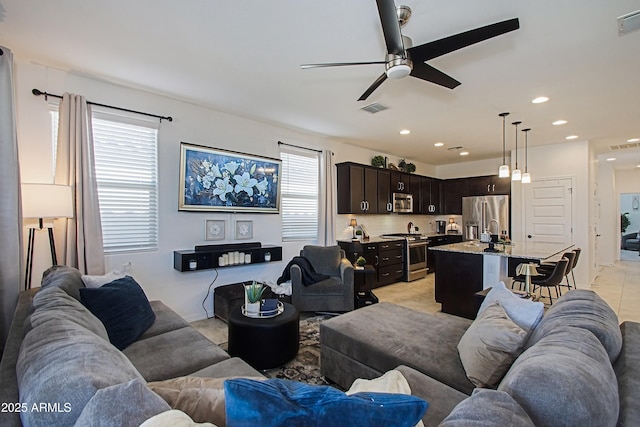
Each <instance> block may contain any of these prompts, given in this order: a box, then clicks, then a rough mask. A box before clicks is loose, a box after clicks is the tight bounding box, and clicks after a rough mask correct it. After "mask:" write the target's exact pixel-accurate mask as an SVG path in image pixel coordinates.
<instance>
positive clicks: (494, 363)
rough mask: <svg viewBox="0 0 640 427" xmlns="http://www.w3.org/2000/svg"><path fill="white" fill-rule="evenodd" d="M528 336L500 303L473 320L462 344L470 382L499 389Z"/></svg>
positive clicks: (489, 307)
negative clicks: (499, 384) (499, 383)
mask: <svg viewBox="0 0 640 427" xmlns="http://www.w3.org/2000/svg"><path fill="white" fill-rule="evenodd" d="M526 337H527V333H526V332H525V331H524V329H522V328H521V327H520V326H518V325H516V324H515V323H513V321H512V320H511V319H509V316H507V313H506V312H505V310H504V309H503V308H502V306H501V305H500V303H499V302H498V301H494V302H493V303H492V304H491V305H489V306H488V307H487V308H485V310H484V311H483V312H482V313H481V314H480V315H479V316H478V317H477V318H476V320H474V321H473V323H472V324H471V326H469V329H467V331H466V332H465V333H464V335H463V336H462V339H461V340H460V342H459V343H458V353H459V354H460V360H461V361H462V366H464V370H465V372H466V373H467V377H468V378H469V381H471V382H472V383H473V384H474V385H475V386H476V387H490V388H495V386H497V385H498V382H500V380H501V379H502V377H503V376H504V374H505V373H506V372H507V371H508V370H509V367H510V366H511V364H512V363H513V361H514V360H515V359H516V357H518V355H519V354H520V353H521V352H522V348H523V347H524V342H525V339H526Z"/></svg>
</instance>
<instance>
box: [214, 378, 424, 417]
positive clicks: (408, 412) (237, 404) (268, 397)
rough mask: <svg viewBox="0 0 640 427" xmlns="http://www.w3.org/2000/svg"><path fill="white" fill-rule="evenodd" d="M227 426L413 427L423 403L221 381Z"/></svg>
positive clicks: (276, 383)
mask: <svg viewBox="0 0 640 427" xmlns="http://www.w3.org/2000/svg"><path fill="white" fill-rule="evenodd" d="M224 393H225V409H226V415H227V426H228V427H244V426H247V427H248V426H251V427H253V426H261V427H272V426H273V427H276V426H287V427H303V426H304V427H313V426H318V427H320V426H322V427H326V426H332V427H341V426H344V427H360V426H362V427H376V426H380V427H413V426H415V425H416V423H417V422H418V421H420V419H422V417H423V415H424V413H425V411H426V410H427V406H428V404H427V402H425V401H424V400H422V399H420V398H418V397H415V396H411V395H408V394H393V393H355V394H352V395H350V396H347V395H346V394H345V393H344V392H341V391H340V390H337V389H335V388H333V387H329V386H319V385H311V384H304V383H301V382H297V381H290V380H281V379H276V378H273V379H269V380H266V381H256V380H249V379H246V378H237V379H232V380H226V381H225V382H224Z"/></svg>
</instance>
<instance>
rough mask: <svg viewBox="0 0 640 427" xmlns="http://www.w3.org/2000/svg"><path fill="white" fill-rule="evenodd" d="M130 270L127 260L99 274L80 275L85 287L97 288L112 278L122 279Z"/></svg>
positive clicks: (111, 280) (112, 279) (109, 281)
mask: <svg viewBox="0 0 640 427" xmlns="http://www.w3.org/2000/svg"><path fill="white" fill-rule="evenodd" d="M130 271H131V263H130V262H127V263H125V264H122V265H119V266H117V267H116V268H114V269H113V270H111V271H109V272H107V273H105V274H101V275H89V274H83V275H82V276H81V279H82V282H83V283H84V285H85V286H86V287H87V288H99V287H100V286H102V285H106V284H107V283H111V282H113V281H114V280H117V279H122V278H123V277H125V276H127V275H128V274H129V272H130Z"/></svg>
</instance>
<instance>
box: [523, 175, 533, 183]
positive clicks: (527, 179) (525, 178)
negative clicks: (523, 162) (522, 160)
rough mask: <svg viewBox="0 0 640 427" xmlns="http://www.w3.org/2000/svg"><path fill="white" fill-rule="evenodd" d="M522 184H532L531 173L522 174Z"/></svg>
mask: <svg viewBox="0 0 640 427" xmlns="http://www.w3.org/2000/svg"><path fill="white" fill-rule="evenodd" d="M522 183H523V184H530V183H531V174H530V173H529V172H525V173H523V174H522Z"/></svg>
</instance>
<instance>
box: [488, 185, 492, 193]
mask: <svg viewBox="0 0 640 427" xmlns="http://www.w3.org/2000/svg"><path fill="white" fill-rule="evenodd" d="M490 188H491V184H487V193H488V192H489V191H491V190H490Z"/></svg>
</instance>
